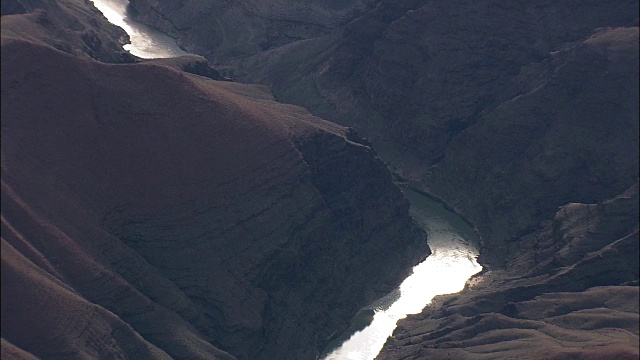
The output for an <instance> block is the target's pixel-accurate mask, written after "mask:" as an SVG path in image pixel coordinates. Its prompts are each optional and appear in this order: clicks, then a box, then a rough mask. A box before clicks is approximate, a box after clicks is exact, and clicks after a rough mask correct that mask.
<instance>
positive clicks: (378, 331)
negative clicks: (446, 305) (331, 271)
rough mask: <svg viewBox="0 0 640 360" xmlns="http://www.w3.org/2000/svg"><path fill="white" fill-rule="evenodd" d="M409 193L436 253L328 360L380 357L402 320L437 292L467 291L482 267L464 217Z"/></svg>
mask: <svg viewBox="0 0 640 360" xmlns="http://www.w3.org/2000/svg"><path fill="white" fill-rule="evenodd" d="M405 195H406V196H407V198H408V199H409V201H410V202H411V216H412V217H413V218H414V220H415V221H416V222H417V223H418V224H419V225H420V226H422V227H423V228H424V229H425V230H426V231H427V234H428V242H429V246H430V247H431V250H432V252H433V254H432V255H431V256H429V257H428V258H427V259H426V260H425V261H423V262H422V263H420V264H418V265H416V266H415V267H414V268H413V274H412V275H410V276H409V277H408V278H407V279H405V281H404V282H403V283H402V284H401V285H400V296H399V298H398V299H397V300H396V301H395V302H393V303H392V304H391V306H388V305H386V306H385V305H384V301H381V302H380V306H378V307H377V308H376V309H374V312H375V314H374V316H373V321H372V322H371V324H370V325H369V326H367V327H366V328H364V329H363V330H361V331H358V332H356V333H355V334H353V335H352V336H351V337H350V338H349V339H348V340H347V341H346V342H344V343H343V344H342V345H341V346H340V347H339V348H337V349H335V350H333V351H332V352H331V353H329V355H327V356H326V357H325V360H370V359H374V358H375V357H376V356H377V355H378V354H379V353H380V350H381V349H382V346H383V345H384V343H385V342H386V340H387V338H388V337H389V336H391V334H392V333H393V330H394V329H395V328H396V322H397V321H398V320H399V319H402V318H404V317H406V316H407V315H409V314H416V313H419V312H420V311H422V309H424V307H425V306H426V305H428V304H429V303H430V302H431V300H432V299H433V298H434V297H435V296H436V295H442V294H451V293H455V292H459V291H461V290H462V289H463V288H464V285H465V283H466V282H467V280H468V279H469V278H470V277H471V276H472V275H474V274H476V273H478V272H480V270H482V266H480V265H479V264H478V263H477V261H476V258H477V256H478V250H477V248H476V246H475V244H477V239H476V237H475V234H474V233H473V231H472V230H471V228H470V227H469V226H468V225H467V224H466V223H465V222H464V221H463V220H462V219H460V218H459V217H458V216H457V215H455V214H453V213H451V212H449V211H447V210H446V209H445V208H444V207H443V206H442V205H441V204H438V203H436V202H434V201H433V200H431V199H429V198H427V197H425V196H423V195H420V194H418V193H416V192H413V191H407V192H406V193H405Z"/></svg>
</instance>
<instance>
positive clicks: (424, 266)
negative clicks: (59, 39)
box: [94, 0, 482, 360]
mask: <svg viewBox="0 0 640 360" xmlns="http://www.w3.org/2000/svg"><path fill="white" fill-rule="evenodd" d="M94 5H95V6H96V7H97V8H98V9H99V10H100V11H101V12H102V13H103V14H104V15H105V17H106V18H107V19H108V20H109V21H110V22H111V23H113V24H114V25H117V26H120V27H121V28H123V29H124V30H125V31H126V32H127V33H128V34H129V37H130V39H131V44H129V45H127V46H126V47H125V48H126V49H127V50H128V51H129V52H131V53H132V54H133V55H136V56H139V57H142V58H147V59H150V58H170V57H178V56H182V55H187V53H186V52H184V51H183V50H182V49H180V48H179V47H178V46H177V44H176V43H175V41H174V39H172V38H171V37H169V36H167V35H166V34H163V33H161V32H159V31H158V30H156V29H154V28H152V27H149V26H147V25H144V24H141V23H138V22H136V21H135V20H133V19H132V18H131V17H130V14H129V10H128V2H127V1H126V0H94ZM405 196H406V197H407V198H408V199H409V201H410V203H411V210H410V213H411V216H412V217H413V218H414V220H415V221H416V222H417V223H418V224H419V225H420V226H421V227H422V228H424V229H425V231H426V232H427V234H428V242H429V246H430V248H431V250H432V252H433V253H432V255H431V256H429V257H428V258H427V259H426V260H425V261H423V262H422V263H420V264H418V265H416V266H415V267H414V268H413V273H412V274H411V275H410V276H409V277H407V279H405V280H404V281H403V283H402V284H401V285H400V287H399V288H398V289H396V290H395V291H394V292H392V293H390V294H388V295H387V296H385V297H383V298H381V299H380V300H378V301H376V302H374V303H373V304H371V305H369V306H367V307H366V308H364V309H362V310H361V311H360V312H359V313H358V314H357V315H356V316H355V317H354V319H353V320H352V326H351V328H350V329H349V330H348V331H347V332H346V333H345V334H342V335H340V336H339V337H338V338H336V339H335V340H334V341H332V342H331V343H330V344H329V345H328V346H327V348H326V349H325V350H324V355H323V357H324V359H325V360H369V359H374V358H375V357H376V356H377V355H378V353H379V352H380V350H381V349H382V347H383V345H384V343H385V341H386V340H387V338H388V337H389V336H391V334H392V333H393V330H394V329H395V328H396V323H397V321H398V320H399V319H402V318H404V317H406V316H407V315H410V314H416V313H419V312H420V311H421V310H422V309H423V308H424V307H425V306H426V305H428V304H429V303H430V302H431V300H432V299H433V298H434V297H435V296H437V295H443V294H450V293H455V292H458V291H461V290H462V289H463V288H464V286H465V284H466V282H467V280H468V279H469V278H470V277H471V276H473V275H474V274H476V273H478V272H480V271H481V270H482V266H480V265H479V264H478V263H477V261H476V258H477V257H478V248H477V244H478V241H477V237H476V235H475V233H474V232H473V230H472V229H471V227H470V226H469V225H468V224H467V223H466V222H465V221H464V220H463V219H461V218H460V217H459V216H458V215H457V214H455V213H453V212H451V211H449V210H447V209H445V207H444V206H443V205H442V204H440V203H438V202H436V201H434V200H432V199H430V198H428V197H427V196H425V195H422V194H420V193H417V192H415V191H412V190H406V191H405ZM372 280H373V279H372Z"/></svg>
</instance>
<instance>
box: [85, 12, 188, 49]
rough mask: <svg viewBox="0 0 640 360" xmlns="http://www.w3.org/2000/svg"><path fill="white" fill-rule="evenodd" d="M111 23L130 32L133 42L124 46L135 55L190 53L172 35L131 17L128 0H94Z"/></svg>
mask: <svg viewBox="0 0 640 360" xmlns="http://www.w3.org/2000/svg"><path fill="white" fill-rule="evenodd" d="M92 1H93V4H94V5H95V7H96V8H98V10H100V11H101V12H102V14H104V16H105V17H106V18H107V20H109V22H110V23H112V24H114V25H116V26H119V27H121V28H122V29H124V31H126V32H127V34H129V38H130V39H131V44H127V45H125V46H124V48H125V50H127V51H129V52H130V53H132V54H133V55H136V56H139V57H141V58H145V59H154V58H172V57H178V56H183V55H188V53H186V52H185V51H184V50H182V49H180V47H179V46H178V45H177V44H176V42H175V39H173V38H172V37H170V36H168V35H166V34H164V33H162V32H160V31H158V30H157V29H154V28H152V27H151V26H147V25H144V24H141V23H139V22H137V21H135V20H133V19H132V18H130V17H129V14H128V13H127V7H128V6H129V1H128V0H92Z"/></svg>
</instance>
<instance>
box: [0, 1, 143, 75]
mask: <svg viewBox="0 0 640 360" xmlns="http://www.w3.org/2000/svg"><path fill="white" fill-rule="evenodd" d="M2 36H3V37H5V38H16V39H24V40H28V41H33V42H37V43H41V44H46V45H49V46H52V47H54V48H56V49H58V50H61V51H64V52H67V53H70V54H73V55H76V56H79V57H83V58H93V59H96V60H99V61H104V62H109V63H121V62H133V61H135V57H134V56H132V55H131V54H129V53H128V52H126V51H125V50H124V49H123V48H122V45H124V44H126V43H127V42H128V41H129V36H128V35H127V33H125V32H124V30H122V29H120V28H119V27H116V26H114V25H112V24H110V23H109V22H108V21H107V19H106V18H105V17H104V16H103V15H102V13H101V12H100V11H98V9H96V8H95V7H94V6H93V5H91V3H90V2H89V1H88V0H59V1H48V0H35V1H24V0H6V1H3V2H2Z"/></svg>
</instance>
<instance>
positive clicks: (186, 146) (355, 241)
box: [1, 14, 428, 359]
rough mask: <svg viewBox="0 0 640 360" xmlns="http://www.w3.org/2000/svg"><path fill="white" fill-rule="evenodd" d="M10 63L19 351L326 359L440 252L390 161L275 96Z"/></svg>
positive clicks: (153, 73)
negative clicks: (356, 321)
mask: <svg viewBox="0 0 640 360" xmlns="http://www.w3.org/2000/svg"><path fill="white" fill-rule="evenodd" d="M15 16H19V15H15ZM27 16H29V15H28V14H27ZM3 21H4V17H3ZM3 34H4V33H3ZM2 54H3V56H2V107H1V108H2V248H3V249H2V272H3V276H2V293H3V299H2V338H3V345H2V351H3V355H2V356H3V358H4V357H5V356H6V357H8V358H11V357H13V358H20V357H21V356H22V355H24V354H25V353H30V354H32V355H34V356H37V357H39V358H104V357H113V358H136V359H142V358H169V357H172V358H219V359H232V358H240V359H272V358H297V359H314V358H315V357H316V355H317V352H318V351H319V349H320V348H321V347H322V346H323V344H324V342H326V341H327V339H328V338H329V337H330V336H331V335H332V334H334V333H336V332H339V331H340V330H341V329H344V328H345V327H346V326H348V323H347V321H348V319H349V318H350V317H351V316H352V315H353V314H354V313H355V311H357V310H358V309H359V308H360V307H361V306H364V305H365V304H367V303H368V302H369V301H372V300H373V299H375V298H377V297H378V296H380V295H382V294H384V293H386V292H387V291H389V290H391V289H393V287H394V286H397V285H398V283H399V281H400V280H401V279H402V276H403V275H405V274H406V272H407V271H408V269H410V267H411V265H412V264H414V263H416V262H418V261H419V260H421V258H424V257H425V256H426V255H427V254H428V247H427V244H426V241H425V236H424V233H423V232H422V231H421V230H420V229H419V228H417V227H416V226H415V225H414V224H413V222H412V220H411V219H410V218H409V216H408V203H407V201H406V200H405V199H404V198H403V197H402V195H401V193H400V191H399V190H398V188H396V187H395V186H394V185H393V184H392V182H391V176H390V174H389V173H388V171H387V170H386V168H385V166H384V165H383V163H382V162H381V161H380V160H379V159H378V158H377V157H376V155H375V153H374V152H373V151H372V150H371V149H370V148H369V147H367V146H365V145H362V144H361V143H359V142H358V141H359V140H358V138H357V137H355V136H353V134H352V133H351V132H349V131H348V130H347V129H345V128H342V127H339V126H337V125H335V124H332V123H329V122H326V121H324V120H321V119H319V118H316V117H313V116H311V115H310V114H308V113H307V112H306V111H305V110H304V109H301V108H297V107H293V106H287V105H282V104H278V103H276V102H275V101H273V99H272V97H271V95H270V94H269V93H268V92H267V91H265V90H264V88H263V87H259V86H246V85H241V84H235V83H231V82H218V81H213V80H211V79H208V78H204V77H200V76H196V75H191V74H187V73H184V72H181V71H178V70H175V69H172V68H170V67H166V66H161V65H154V64H149V63H141V64H126V65H123V64H120V65H109V64H104V63H99V62H96V61H93V60H86V59H80V58H78V57H75V56H73V55H69V54H65V53H62V52H59V51H57V50H55V49H53V48H50V47H48V46H46V45H42V44H37V43H34V42H30V41H23V40H19V39H16V37H14V36H11V37H4V36H3V39H2ZM371 278H375V279H377V281H373V282H372V281H369V279H371Z"/></svg>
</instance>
